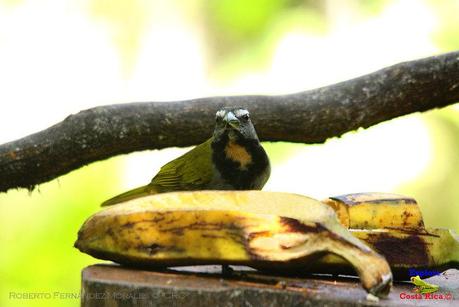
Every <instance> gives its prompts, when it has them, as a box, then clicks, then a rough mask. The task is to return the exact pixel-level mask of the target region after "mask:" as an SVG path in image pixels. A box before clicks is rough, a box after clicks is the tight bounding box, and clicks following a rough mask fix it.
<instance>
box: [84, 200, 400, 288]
mask: <svg viewBox="0 0 459 307" xmlns="http://www.w3.org/2000/svg"><path fill="white" fill-rule="evenodd" d="M75 246H76V247H77V248H78V249H79V250H80V251H82V252H85V253H88V254H90V255H92V256H94V257H96V258H100V259H108V260H113V261H116V262H119V263H122V264H129V265H137V266H139V265H140V266H147V267H156V266H176V265H192V264H244V265H248V266H252V267H255V268H276V269H279V268H286V269H291V268H297V269H304V270H307V269H308V266H311V265H313V263H314V260H316V259H317V258H319V257H320V256H322V255H324V254H329V253H332V254H335V255H338V256H339V257H341V258H342V259H345V261H347V262H349V263H350V264H351V265H352V267H353V268H354V269H355V271H356V272H357V273H358V275H359V276H360V279H361V283H362V286H363V287H364V288H365V289H366V290H367V291H368V292H369V293H371V294H373V295H377V296H380V297H381V296H385V295H387V293H388V292H389V289H390V287H391V282H392V274H391V270H390V267H389V265H388V263H387V262H386V260H385V259H384V257H382V256H380V255H379V254H377V253H376V252H374V251H373V250H372V249H370V248H369V247H367V246H366V245H365V244H363V243H362V242H361V241H360V240H358V239H357V238H355V237H354V236H352V235H351V234H350V233H349V231H347V230H346V229H345V228H344V227H342V226H341V225H340V224H339V222H338V220H337V218H336V215H335V214H334V212H333V210H332V209H331V208H330V207H328V206H326V205H324V204H322V203H320V202H318V201H315V200H313V199H310V198H307V197H304V196H300V195H293V194H286V193H272V192H261V191H238V192H235V191H197V192H174V193H164V194H156V195H151V196H147V197H143V198H139V199H135V200H131V201H128V202H126V203H122V204H119V205H115V206H113V207H108V208H107V209H105V210H103V211H101V212H99V213H96V214H95V215H93V216H92V217H90V218H89V219H88V220H87V221H86V222H85V223H84V225H83V226H82V227H81V229H80V231H79V233H78V239H77V241H76V243H75Z"/></svg>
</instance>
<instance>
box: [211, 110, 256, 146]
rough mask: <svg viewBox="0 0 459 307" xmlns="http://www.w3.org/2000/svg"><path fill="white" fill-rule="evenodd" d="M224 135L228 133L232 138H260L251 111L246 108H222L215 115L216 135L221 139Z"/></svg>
mask: <svg viewBox="0 0 459 307" xmlns="http://www.w3.org/2000/svg"><path fill="white" fill-rule="evenodd" d="M224 135H228V137H229V139H230V140H237V139H254V140H258V136H257V133H256V131H255V127H254V126H253V124H252V121H251V120H250V114H249V111H247V110H246V109H244V108H223V109H220V110H219V111H218V112H217V114H216V115H215V130H214V137H215V138H217V139H219V138H221V137H222V136H224Z"/></svg>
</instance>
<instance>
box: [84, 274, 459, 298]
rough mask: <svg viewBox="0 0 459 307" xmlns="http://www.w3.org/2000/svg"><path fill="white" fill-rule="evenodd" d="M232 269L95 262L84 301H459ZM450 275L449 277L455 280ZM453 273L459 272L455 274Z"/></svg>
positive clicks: (346, 280)
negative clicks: (375, 296)
mask: <svg viewBox="0 0 459 307" xmlns="http://www.w3.org/2000/svg"><path fill="white" fill-rule="evenodd" d="M233 268H234V271H233V272H232V273H231V274H225V275H222V274H221V269H220V266H195V267H185V268H177V269H168V270H163V271H161V270H158V271H145V270H140V269H133V268H126V267H122V266H118V265H93V266H89V267H87V268H85V269H84V270H83V272H82V296H81V297H82V301H81V305H82V306H85V307H92V306H206V307H211V306H212V307H213V306H430V305H435V306H459V301H458V300H457V299H458V298H459V292H458V289H456V290H455V289H454V288H452V289H450V288H445V289H447V291H448V293H451V296H452V297H451V298H452V299H450V300H446V299H443V300H440V299H402V298H401V295H402V297H403V293H405V294H408V295H414V293H413V292H412V288H413V286H412V285H411V284H409V283H396V284H395V285H394V288H393V289H392V291H391V293H390V295H389V297H388V298H387V299H382V300H379V302H377V303H375V302H371V301H368V300H367V299H366V296H367V293H366V292H365V291H364V290H363V288H362V287H361V285H360V283H359V280H358V279H357V278H355V277H332V276H317V275H311V276H307V277H290V276H272V275H268V274H264V273H260V272H256V271H254V270H252V269H249V268H246V267H240V266H238V267H236V266H234V267H233ZM456 272H457V271H456ZM449 277H450V278H449V279H448V278H446V280H451V279H452V278H451V276H449ZM437 278H438V277H437ZM454 278H455V279H457V278H459V275H458V274H457V273H456V275H454ZM437 281H438V279H437ZM457 282H458V280H456V285H457ZM453 287H454V286H453ZM438 293H443V294H447V293H446V292H442V291H440V292H438Z"/></svg>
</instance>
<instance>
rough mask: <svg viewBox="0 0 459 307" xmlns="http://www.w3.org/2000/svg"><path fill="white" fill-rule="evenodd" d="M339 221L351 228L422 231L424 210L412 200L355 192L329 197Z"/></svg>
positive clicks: (329, 203) (409, 198)
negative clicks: (422, 212) (422, 211)
mask: <svg viewBox="0 0 459 307" xmlns="http://www.w3.org/2000/svg"><path fill="white" fill-rule="evenodd" d="M323 202H324V203H325V204H327V205H329V206H330V207H332V208H333V209H334V210H335V212H336V214H337V216H338V219H339V221H340V222H341V224H342V225H344V227H346V228H351V229H380V228H403V229H423V228H424V222H423V219H422V214H421V210H420V208H419V206H418V204H417V202H416V200H414V199H413V198H411V197H407V196H403V195H397V194H388V193H356V194H346V195H341V196H334V197H330V198H328V199H326V200H323Z"/></svg>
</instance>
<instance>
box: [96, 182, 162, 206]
mask: <svg viewBox="0 0 459 307" xmlns="http://www.w3.org/2000/svg"><path fill="white" fill-rule="evenodd" d="M156 193H157V191H156V190H155V189H154V188H153V187H151V186H149V185H145V186H143V187H140V188H135V189H133V190H130V191H127V192H124V193H122V194H120V195H117V196H115V197H112V198H110V199H108V200H106V201H104V202H103V203H102V204H101V206H102V207H105V206H111V205H115V204H118V203H122V202H125V201H128V200H131V199H134V198H138V197H142V196H147V195H151V194H156Z"/></svg>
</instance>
